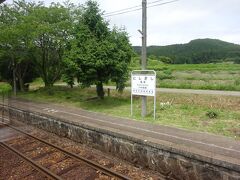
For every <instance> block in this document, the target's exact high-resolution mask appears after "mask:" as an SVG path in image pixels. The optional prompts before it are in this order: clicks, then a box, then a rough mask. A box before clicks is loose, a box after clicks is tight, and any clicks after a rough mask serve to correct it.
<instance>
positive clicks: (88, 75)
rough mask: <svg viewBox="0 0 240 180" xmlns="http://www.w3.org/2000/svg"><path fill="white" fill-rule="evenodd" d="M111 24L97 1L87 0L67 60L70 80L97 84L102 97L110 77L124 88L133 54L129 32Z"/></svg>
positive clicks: (118, 86)
mask: <svg viewBox="0 0 240 180" xmlns="http://www.w3.org/2000/svg"><path fill="white" fill-rule="evenodd" d="M108 26H109V24H108V23H107V22H106V21H105V20H104V19H103V17H102V13H101V11H100V9H99V7H98V4H97V3H96V2H94V1H88V2H87V3H86V7H85V8H84V12H83V14H82V18H81V20H80V21H79V23H78V24H77V25H76V27H75V38H74V39H73V40H72V41H71V43H70V50H69V51H68V52H67V53H66V59H65V61H66V62H67V63H66V68H67V70H68V71H66V73H65V76H67V77H69V78H68V80H69V79H73V77H74V76H76V77H77V79H78V81H79V82H80V83H81V85H82V86H83V87H87V86H90V85H92V84H95V85H96V91H97V95H98V97H99V98H101V99H103V98H104V90H103V83H107V82H108V81H109V80H111V81H113V82H116V88H117V90H123V88H124V83H125V81H126V80H127V75H128V64H129V63H130V60H131V55H132V48H131V45H130V43H129V39H128V36H127V34H126V32H125V31H124V30H122V29H117V28H116V27H115V28H114V29H113V30H110V28H109V27H108ZM70 69H72V71H71V70H70ZM70 82H71V81H70Z"/></svg>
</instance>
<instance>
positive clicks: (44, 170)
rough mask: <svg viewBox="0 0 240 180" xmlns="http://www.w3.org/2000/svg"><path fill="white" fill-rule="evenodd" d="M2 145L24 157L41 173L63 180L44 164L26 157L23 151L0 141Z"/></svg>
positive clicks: (55, 179) (56, 179)
mask: <svg viewBox="0 0 240 180" xmlns="http://www.w3.org/2000/svg"><path fill="white" fill-rule="evenodd" d="M0 146H2V147H3V148H5V149H7V150H10V151H12V152H13V153H15V154H16V155H17V156H19V157H21V158H22V159H24V161H25V162H27V163H29V164H30V165H31V166H32V167H33V168H34V169H37V170H38V171H40V172H41V173H43V174H44V175H45V176H47V177H48V178H50V179H54V180H62V178H61V177H60V176H58V175H56V174H54V173H52V172H51V171H49V170H48V169H46V168H45V167H43V166H42V165H40V164H38V163H36V162H34V161H32V160H31V159H30V158H28V157H26V156H25V155H24V154H22V153H21V152H19V151H18V150H17V149H15V148H13V147H11V146H9V145H8V144H7V143H5V142H0Z"/></svg>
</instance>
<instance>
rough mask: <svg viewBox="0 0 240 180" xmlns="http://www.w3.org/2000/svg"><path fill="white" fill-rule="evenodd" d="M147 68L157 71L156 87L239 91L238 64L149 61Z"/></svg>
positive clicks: (239, 66) (239, 69)
mask: <svg viewBox="0 0 240 180" xmlns="http://www.w3.org/2000/svg"><path fill="white" fill-rule="evenodd" d="M131 69H132V70H133V69H140V67H138V66H133V67H131ZM148 69H153V70H155V71H156V72H157V86H158V87H165V88H180V89H209V90H232V91H240V64H230V63H220V64H179V65H178V64H173V65H172V64H169V65H168V64H162V63H160V62H156V61H153V62H152V61H149V66H148ZM128 85H129V83H128Z"/></svg>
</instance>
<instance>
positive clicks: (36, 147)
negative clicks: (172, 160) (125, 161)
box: [0, 124, 130, 180]
mask: <svg viewBox="0 0 240 180" xmlns="http://www.w3.org/2000/svg"><path fill="white" fill-rule="evenodd" d="M3 126H5V127H7V128H9V130H11V131H12V132H14V131H15V133H16V132H17V133H18V134H19V136H18V137H16V138H13V139H11V140H8V141H6V142H0V145H1V146H2V147H3V148H5V149H6V150H8V151H11V152H13V153H14V154H15V155H17V156H19V157H21V158H22V159H24V161H25V162H27V163H28V164H30V165H31V166H32V167H33V168H34V169H36V170H37V171H40V172H41V173H42V174H43V175H44V176H46V177H47V178H48V179H73V178H74V179H76V178H77V179H89V180H90V179H111V180H113V179H125V180H127V179H130V178H128V177H126V176H125V175H122V174H120V173H118V172H115V171H113V170H111V169H109V168H106V167H104V166H102V165H99V164H97V163H95V162H93V161H91V160H88V159H86V158H84V157H81V156H79V155H78V154H75V153H72V152H69V151H66V150H65V149H63V148H61V147H59V146H56V145H54V144H51V143H49V142H47V141H46V140H44V139H40V138H38V137H36V136H33V135H31V134H28V133H26V132H24V131H22V130H21V129H19V128H17V127H14V126H12V125H8V124H4V125H3V124H1V126H0V128H1V127H3Z"/></svg>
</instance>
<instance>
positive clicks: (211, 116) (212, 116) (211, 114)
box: [206, 110, 218, 119]
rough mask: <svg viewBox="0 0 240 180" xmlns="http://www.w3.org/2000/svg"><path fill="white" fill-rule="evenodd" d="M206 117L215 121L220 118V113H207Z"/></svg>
mask: <svg viewBox="0 0 240 180" xmlns="http://www.w3.org/2000/svg"><path fill="white" fill-rule="evenodd" d="M206 116H208V117H209V118H211V119H214V118H217V117H218V113H217V112H216V111H212V110H211V111H208V112H207V113H206Z"/></svg>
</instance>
